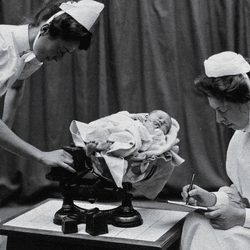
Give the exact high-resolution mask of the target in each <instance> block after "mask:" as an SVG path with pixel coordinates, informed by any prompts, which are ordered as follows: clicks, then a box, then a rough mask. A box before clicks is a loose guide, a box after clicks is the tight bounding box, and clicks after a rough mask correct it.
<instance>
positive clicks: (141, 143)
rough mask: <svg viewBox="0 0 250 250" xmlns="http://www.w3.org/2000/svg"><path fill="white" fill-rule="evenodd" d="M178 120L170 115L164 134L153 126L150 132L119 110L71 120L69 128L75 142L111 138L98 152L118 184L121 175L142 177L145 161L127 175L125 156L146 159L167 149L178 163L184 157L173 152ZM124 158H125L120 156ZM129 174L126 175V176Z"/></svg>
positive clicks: (122, 176) (82, 143)
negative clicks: (87, 120) (89, 119)
mask: <svg viewBox="0 0 250 250" xmlns="http://www.w3.org/2000/svg"><path fill="white" fill-rule="evenodd" d="M178 130H179V124H178V122H177V121H176V120H174V119H172V127H171V129H170V131H169V133H168V134H167V135H166V136H165V135H164V134H163V132H162V131H160V130H156V131H155V134H154V135H151V134H150V133H149V132H148V130H147V128H146V127H145V126H144V125H143V124H142V123H141V122H139V121H135V120H133V119H131V118H129V117H128V116H126V115H124V114H123V113H122V112H119V113H116V114H113V115H110V116H106V117H104V118H100V119H98V120H95V121H93V122H90V123H88V124H87V123H83V122H79V121H75V120H74V121H72V123H71V125H70V132H71V134H72V138H73V141H74V143H75V145H76V146H80V147H85V148H86V144H85V143H87V142H90V141H96V142H104V141H113V142H114V143H113V144H112V145H111V146H110V148H109V150H108V151H107V152H105V153H102V156H103V157H104V159H105V161H106V164H107V165H108V167H109V170H110V173H111V175H112V177H113V179H114V181H115V183H116V185H117V186H118V187H122V181H123V178H124V177H125V175H126V174H127V176H126V180H128V179H129V180H130V181H131V182H138V181H141V180H142V179H143V178H144V177H145V174H143V173H145V172H146V168H147V164H142V169H141V173H140V174H138V176H131V173H132V172H131V171H129V169H128V162H127V160H125V159H135V158H137V159H141V160H145V161H146V160H148V158H150V157H152V156H157V155H161V154H163V153H164V152H167V151H171V152H172V154H173V157H174V158H175V161H176V162H177V164H178V165H180V164H181V163H182V162H184V160H183V159H182V158H181V157H179V156H178V155H177V152H178V150H175V149H176V143H177V142H178V139H177V133H178ZM124 158H125V159H124ZM128 177H129V178H128Z"/></svg>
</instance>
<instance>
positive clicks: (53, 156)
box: [40, 149, 76, 173]
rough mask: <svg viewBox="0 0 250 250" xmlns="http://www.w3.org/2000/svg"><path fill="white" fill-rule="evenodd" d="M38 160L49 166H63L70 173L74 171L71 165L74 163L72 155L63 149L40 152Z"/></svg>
mask: <svg viewBox="0 0 250 250" xmlns="http://www.w3.org/2000/svg"><path fill="white" fill-rule="evenodd" d="M40 162H41V163H42V164H43V165H47V166H50V167H63V168H65V169H67V170H69V171H70V172H72V173H75V172H76V171H75V169H73V168H72V167H71V166H73V164H74V161H73V157H72V155H71V154H70V153H68V152H66V151H65V150H63V149H59V150H54V151H51V152H42V156H41V158H40Z"/></svg>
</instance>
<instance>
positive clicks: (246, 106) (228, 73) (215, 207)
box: [181, 51, 250, 250]
mask: <svg viewBox="0 0 250 250" xmlns="http://www.w3.org/2000/svg"><path fill="white" fill-rule="evenodd" d="M204 66H205V75H202V76H200V77H198V78H197V79H196V81H195V86H196V88H197V89H198V90H199V91H200V92H201V93H202V94H204V95H205V96H206V97H207V98H208V101H209V105H210V106H211V107H212V109H214V110H215V114H216V121H217V122H218V123H222V124H224V125H225V126H227V127H229V128H232V129H234V130H235V133H234V135H233V137H232V138H231V141H230V143H229V146H228V150H227V159H226V171H227V174H228V176H229V178H230V179H231V181H232V183H233V184H232V185H231V186H230V187H221V188H220V189H219V190H218V192H213V193H212V192H208V191H206V190H204V189H202V188H201V187H199V186H197V185H194V186H193V189H192V190H191V191H190V192H189V193H188V185H187V186H184V187H183V190H182V196H183V199H184V200H185V201H188V203H189V204H197V205H200V206H206V207H208V208H209V211H208V212H206V213H205V214H204V215H201V214H198V213H192V214H190V215H189V216H188V217H187V219H186V220H185V223H184V227H183V231H182V237H181V249H183V250H186V249H194V250H199V249H202V250H206V249H212V250H229V249H230V250H232V249H237V250H240V249H242V250H243V249H244V250H246V249H249V247H250V205H249V200H250V121H249V113H250V80H249V76H250V65H249V63H248V61H247V59H244V58H243V57H242V56H241V55H239V54H236V53H234V52H229V51H226V52H222V53H219V54H216V55H213V56H211V57H209V58H208V59H207V60H205V62H204ZM218 167H219V166H218ZM188 195H189V196H188Z"/></svg>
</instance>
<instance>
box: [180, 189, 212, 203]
mask: <svg viewBox="0 0 250 250" xmlns="http://www.w3.org/2000/svg"><path fill="white" fill-rule="evenodd" d="M188 190H189V185H186V186H184V187H183V188H182V193H181V196H182V197H183V200H184V201H187V199H188V204H190V205H199V206H205V207H208V206H213V205H214V204H215V203H216V197H215V195H214V194H213V193H210V192H208V191H206V190H205V189H203V188H201V187H199V186H197V185H193V189H192V190H191V191H189V192H188Z"/></svg>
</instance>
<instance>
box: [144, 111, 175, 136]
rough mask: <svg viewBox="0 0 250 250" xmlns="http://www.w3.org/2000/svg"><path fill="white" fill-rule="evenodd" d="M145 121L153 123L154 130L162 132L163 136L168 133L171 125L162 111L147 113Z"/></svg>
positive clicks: (169, 119)
mask: <svg viewBox="0 0 250 250" xmlns="http://www.w3.org/2000/svg"><path fill="white" fill-rule="evenodd" d="M147 120H150V121H151V122H152V123H153V126H154V128H155V129H156V128H158V129H160V130H162V131H163V133H164V135H166V134H167V133H168V132H169V130H170V128H171V125H172V120H171V117H170V116H169V115H168V114H167V113H166V112H164V111H162V110H153V111H152V112H150V113H149V115H148V117H147Z"/></svg>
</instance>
